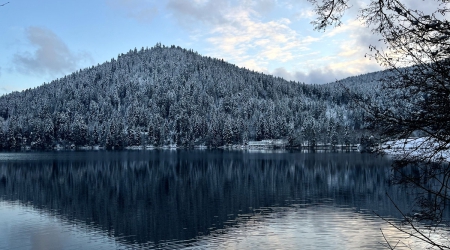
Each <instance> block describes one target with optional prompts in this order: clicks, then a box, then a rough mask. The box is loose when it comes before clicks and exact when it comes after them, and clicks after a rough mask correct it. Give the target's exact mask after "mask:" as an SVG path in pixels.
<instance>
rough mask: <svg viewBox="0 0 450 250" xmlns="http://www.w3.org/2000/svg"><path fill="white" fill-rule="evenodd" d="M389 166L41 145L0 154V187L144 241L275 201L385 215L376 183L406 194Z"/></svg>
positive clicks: (192, 231) (330, 157) (346, 157)
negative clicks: (394, 184) (35, 152)
mask: <svg viewBox="0 0 450 250" xmlns="http://www.w3.org/2000/svg"><path fill="white" fill-rule="evenodd" d="M34 157H35V156H33V157H32V158H34ZM389 175H390V173H389V163H388V162H387V161H385V160H382V159H379V158H374V157H373V156H371V155H365V154H328V153H323V154H322V153H318V154H302V153H292V154H248V153H242V152H224V151H206V152H205V151H202V152H196V151H185V152H183V151H181V152H180V151H151V152H141V151H140V152H114V153H110V152H88V153H86V152H84V153H48V155H46V156H45V157H43V156H42V157H40V160H35V159H30V160H21V161H11V160H9V161H3V162H1V161H0V197H2V199H6V200H19V201H21V202H24V203H29V202H31V203H32V204H33V205H34V206H36V207H38V208H42V209H44V210H46V211H56V213H58V214H61V215H63V216H65V217H67V218H68V219H69V220H77V221H83V222H86V223H88V224H89V223H92V222H93V223H95V224H98V225H99V227H100V228H102V229H103V230H105V231H107V232H109V233H111V234H114V235H117V236H118V235H122V236H129V237H127V238H126V239H127V240H130V241H132V242H138V243H145V242H148V241H153V242H160V241H161V240H169V239H180V240H183V239H186V240H187V239H193V238H195V237H196V236H197V235H199V233H200V232H201V233H208V232H209V229H208V228H212V227H215V228H221V227H223V226H224V223H225V222H226V221H229V220H230V216H229V215H230V214H233V215H234V216H237V214H239V213H251V212H252V209H254V208H260V207H267V206H274V205H276V204H277V206H287V205H290V204H293V203H303V204H304V203H306V204H312V206H313V205H314V204H316V203H320V202H323V201H324V200H329V199H332V200H333V201H332V202H334V203H335V204H336V205H348V206H351V207H355V208H363V209H368V210H372V209H374V210H377V211H378V212H379V213H381V214H382V215H389V214H392V213H393V212H394V211H390V210H389V209H391V207H392V206H391V204H390V201H389V200H388V199H387V197H386V196H385V191H386V190H388V189H391V190H392V192H393V197H394V199H396V201H397V202H398V203H399V204H400V205H402V206H406V205H407V204H408V203H410V202H411V201H410V200H408V199H407V198H405V196H404V195H403V196H402V195H401V194H400V192H399V191H395V190H393V189H392V188H391V187H389V183H388V177H389ZM394 191H395V192H394Z"/></svg>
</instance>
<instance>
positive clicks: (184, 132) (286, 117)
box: [0, 44, 379, 149]
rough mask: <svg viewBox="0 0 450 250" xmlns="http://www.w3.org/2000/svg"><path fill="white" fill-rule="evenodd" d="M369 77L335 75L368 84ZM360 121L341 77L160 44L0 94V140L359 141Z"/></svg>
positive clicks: (114, 143) (358, 85)
mask: <svg viewBox="0 0 450 250" xmlns="http://www.w3.org/2000/svg"><path fill="white" fill-rule="evenodd" d="M361 77H366V78H368V80H364V81H365V82H367V83H364V84H363V83H362V82H361V79H362V78H361ZM369 78H370V79H372V80H370V79H369ZM375 78H376V74H375V75H374V74H372V75H370V74H369V75H365V76H360V79H359V80H358V77H356V78H349V79H345V80H343V81H341V83H342V84H344V85H345V86H348V87H349V88H353V89H355V91H358V92H361V93H372V94H373V93H379V91H373V89H372V88H375V87H376V84H375V83H373V82H374V81H375V80H373V79H375ZM375 82H376V81H375ZM365 126H366V124H365V123H364V116H363V111H362V109H361V108H358V107H357V106H355V105H353V104H352V103H351V100H350V98H349V96H348V94H347V92H346V91H345V90H344V89H343V88H342V87H340V85H339V84H336V83H333V84H325V85H308V84H304V83H298V82H292V81H286V80H284V79H282V78H278V77H273V76H270V75H265V74H261V73H257V72H254V71H250V70H247V69H244V68H239V67H237V66H235V65H232V64H229V63H226V62H224V61H223V60H219V59H213V58H210V57H203V56H201V55H199V54H198V53H196V52H193V51H191V50H186V49H182V48H179V47H175V46H171V47H166V46H162V45H160V44H157V45H156V46H155V47H152V48H150V49H144V48H142V49H140V50H137V49H134V50H130V51H129V52H128V53H126V54H120V55H119V56H118V57H117V58H115V59H112V60H111V61H109V62H105V63H103V64H101V65H98V66H95V67H91V68H87V69H83V70H80V71H77V72H74V73H72V74H71V75H67V76H65V77H63V78H61V79H57V80H54V81H52V82H51V83H47V84H44V85H42V86H40V87H37V88H35V89H29V90H26V91H23V92H15V93H11V94H9V95H5V96H2V97H0V148H3V149H19V148H24V147H31V148H36V149H44V148H54V147H56V146H57V145H59V146H61V147H69V146H76V147H80V146H94V145H98V146H104V147H106V148H113V147H114V148H123V147H126V146H138V145H153V146H164V145H175V144H176V145H177V146H185V147H193V146H199V145H204V146H211V147H217V146H222V145H226V144H242V143H245V142H247V141H251V140H264V139H286V140H287V141H288V142H289V144H290V145H292V146H295V145H300V144H309V145H315V144H318V143H328V144H335V145H336V144H349V143H357V142H358V141H359V139H360V137H361V134H362V132H363V130H364V128H365Z"/></svg>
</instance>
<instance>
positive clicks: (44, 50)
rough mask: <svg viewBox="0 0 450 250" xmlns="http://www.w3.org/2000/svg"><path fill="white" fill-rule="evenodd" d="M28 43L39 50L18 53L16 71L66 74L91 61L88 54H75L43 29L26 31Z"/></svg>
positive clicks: (15, 60)
mask: <svg viewBox="0 0 450 250" xmlns="http://www.w3.org/2000/svg"><path fill="white" fill-rule="evenodd" d="M26 36H27V39H28V42H29V43H30V44H31V45H32V46H33V47H36V48H37V49H36V50H35V51H33V52H29V51H27V52H23V53H16V54H15V55H14V58H13V63H14V65H15V68H16V70H18V71H20V72H22V73H25V74H64V73H68V72H71V71H74V70H76V69H77V67H78V65H79V63H80V62H81V61H84V60H89V59H90V56H89V55H88V54H87V53H81V54H75V53H73V52H72V51H70V49H69V48H68V47H67V45H66V44H65V43H64V42H63V41H62V40H61V39H60V38H59V37H58V36H57V35H56V34H54V33H53V32H52V31H51V30H48V29H45V28H41V27H34V26H32V27H28V28H27V29H26Z"/></svg>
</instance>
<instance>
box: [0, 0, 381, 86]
mask: <svg viewBox="0 0 450 250" xmlns="http://www.w3.org/2000/svg"><path fill="white" fill-rule="evenodd" d="M7 2H9V3H7ZM5 3H7V4H5ZM1 4H5V5H4V6H1V7H0V95H3V94H7V93H10V92H12V91H21V90H24V89H28V88H34V87H36V86H39V85H41V84H43V83H47V82H50V81H52V80H54V79H56V78H60V77H62V76H64V75H67V74H70V73H72V72H74V71H76V70H79V69H83V68H86V67H90V66H92V65H97V64H101V63H104V62H106V61H109V60H111V59H112V58H117V55H119V54H121V53H126V52H128V51H129V50H131V49H134V48H137V49H140V48H142V47H144V48H147V47H148V48H150V47H153V46H154V45H155V44H156V43H159V42H160V43H162V44H164V45H166V46H170V45H176V46H180V47H182V48H186V49H193V50H194V51H197V52H198V53H199V54H201V55H204V56H210V57H215V58H219V59H224V60H225V61H227V62H229V63H232V64H235V65H237V66H240V67H245V68H248V69H251V70H255V71H258V72H263V73H266V74H273V75H276V76H280V77H283V78H285V79H287V80H294V81H300V82H305V83H308V84H309V83H316V84H322V83H327V82H332V81H335V80H338V79H342V78H345V77H348V76H352V75H358V74H363V73H368V72H373V71H377V70H380V69H382V68H380V67H379V66H378V64H377V63H376V62H375V61H373V60H369V58H368V57H364V55H365V54H366V53H368V51H369V49H368V47H369V45H370V44H376V43H377V42H378V38H377V37H375V36H374V35H372V34H371V32H370V29H368V28H367V27H366V26H365V25H364V23H362V22H361V21H359V20H357V19H356V18H355V16H356V9H357V8H353V9H352V10H351V11H350V12H349V13H348V14H347V15H346V16H344V18H343V25H342V26H340V27H338V28H330V29H327V30H326V31H325V32H323V31H316V30H314V27H313V25H312V24H311V23H310V22H311V21H312V20H314V18H315V14H314V11H313V7H312V6H311V4H310V3H309V2H308V1H306V0H240V1H236V0H159V1H158V0H95V1H92V0H91V1H86V0H77V1H60V0H46V1H32V0H0V5H1ZM356 4H357V2H356Z"/></svg>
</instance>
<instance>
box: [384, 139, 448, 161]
mask: <svg viewBox="0 0 450 250" xmlns="http://www.w3.org/2000/svg"><path fill="white" fill-rule="evenodd" d="M443 145H445V143H443V142H439V141H437V140H435V139H432V138H428V137H421V138H408V139H402V140H396V141H388V142H385V143H384V144H382V145H381V151H382V152H384V153H386V154H388V155H392V156H394V157H396V158H406V159H422V160H431V161H441V162H442V161H447V162H450V150H449V149H448V147H443ZM440 148H444V149H440Z"/></svg>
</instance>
